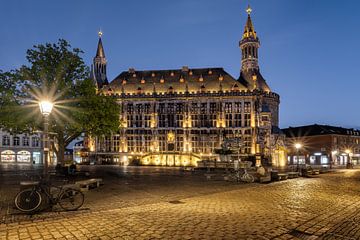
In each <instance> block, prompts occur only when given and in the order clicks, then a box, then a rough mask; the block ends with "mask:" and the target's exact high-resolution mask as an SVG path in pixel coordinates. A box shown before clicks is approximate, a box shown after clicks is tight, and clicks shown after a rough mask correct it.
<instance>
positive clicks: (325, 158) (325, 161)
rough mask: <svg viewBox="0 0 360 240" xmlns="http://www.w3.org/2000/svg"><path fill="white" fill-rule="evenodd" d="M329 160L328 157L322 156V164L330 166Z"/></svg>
mask: <svg viewBox="0 0 360 240" xmlns="http://www.w3.org/2000/svg"><path fill="white" fill-rule="evenodd" d="M328 163H329V158H328V157H327V156H321V164H328Z"/></svg>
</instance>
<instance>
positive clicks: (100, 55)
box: [93, 30, 108, 89]
mask: <svg viewBox="0 0 360 240" xmlns="http://www.w3.org/2000/svg"><path fill="white" fill-rule="evenodd" d="M98 35H99V42H98V45H97V50H96V55H95V57H94V60H93V78H94V80H95V81H96V83H97V88H98V89H100V88H102V87H103V86H104V85H107V84H108V80H107V76H106V65H107V61H106V58H105V51H104V47H103V44H102V35H103V32H102V31H101V30H100V31H99V32H98Z"/></svg>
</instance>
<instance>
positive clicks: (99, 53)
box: [96, 30, 105, 58]
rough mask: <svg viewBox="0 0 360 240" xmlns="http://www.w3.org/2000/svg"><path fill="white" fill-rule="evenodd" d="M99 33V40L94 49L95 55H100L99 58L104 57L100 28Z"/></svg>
mask: <svg viewBox="0 0 360 240" xmlns="http://www.w3.org/2000/svg"><path fill="white" fill-rule="evenodd" d="M98 35H99V42H98V47H97V51H96V57H101V58H105V51H104V47H103V44H102V41H101V37H102V35H103V32H102V31H101V30H100V31H99V32H98Z"/></svg>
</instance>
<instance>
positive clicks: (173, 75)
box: [106, 67, 248, 94]
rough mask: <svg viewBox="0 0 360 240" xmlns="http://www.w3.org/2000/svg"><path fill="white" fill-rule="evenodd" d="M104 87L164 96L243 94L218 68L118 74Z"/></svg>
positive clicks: (132, 71)
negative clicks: (221, 92)
mask: <svg viewBox="0 0 360 240" xmlns="http://www.w3.org/2000/svg"><path fill="white" fill-rule="evenodd" d="M106 88H109V89H111V91H113V92H115V93H122V92H124V93H131V94H134V93H138V92H139V91H141V92H144V93H153V92H154V91H156V92H157V93H166V92H169V91H170V90H173V91H174V92H182V93H184V92H186V91H189V92H197V91H205V92H208V91H210V92H213V91H219V90H222V91H231V90H238V91H247V90H248V89H247V88H246V87H245V86H244V85H242V84H241V83H239V82H238V81H236V80H235V79H234V78H233V77H232V76H231V75H230V74H228V73H227V72H226V71H225V70H224V69H222V68H201V69H188V68H187V67H184V68H183V69H174V70H151V71H135V70H133V69H129V71H124V72H122V73H121V74H120V75H119V76H117V77H116V78H115V79H114V80H113V81H112V82H111V83H110V84H109V85H108V86H106Z"/></svg>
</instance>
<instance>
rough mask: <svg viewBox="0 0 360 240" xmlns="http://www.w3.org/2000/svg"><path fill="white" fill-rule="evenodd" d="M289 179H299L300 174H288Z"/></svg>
mask: <svg viewBox="0 0 360 240" xmlns="http://www.w3.org/2000/svg"><path fill="white" fill-rule="evenodd" d="M287 174H288V178H297V177H299V172H288V173H287Z"/></svg>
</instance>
